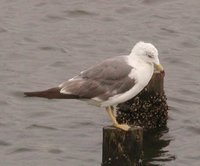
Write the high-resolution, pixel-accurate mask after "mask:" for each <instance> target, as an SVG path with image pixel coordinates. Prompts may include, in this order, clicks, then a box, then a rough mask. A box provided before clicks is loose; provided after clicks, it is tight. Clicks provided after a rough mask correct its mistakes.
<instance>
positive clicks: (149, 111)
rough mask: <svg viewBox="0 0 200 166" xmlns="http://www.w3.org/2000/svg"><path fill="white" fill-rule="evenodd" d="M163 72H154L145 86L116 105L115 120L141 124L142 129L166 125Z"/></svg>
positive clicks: (166, 113)
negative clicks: (131, 96)
mask: <svg viewBox="0 0 200 166" xmlns="http://www.w3.org/2000/svg"><path fill="white" fill-rule="evenodd" d="M163 82H164V73H154V75H153V77H152V79H151V81H150V82H149V84H148V85H147V87H146V88H145V89H144V90H143V91H141V92H140V93H139V94H138V95H137V96H135V97H134V98H132V99H131V100H129V101H127V102H125V103H122V104H119V105H118V107H117V121H118V122H119V123H127V124H129V125H134V126H141V127H143V128H144V130H148V129H156V128H162V127H166V124H167V119H168V112H167V110H168V105H167V102H166V101H167V98H166V96H165V92H164V88H163Z"/></svg>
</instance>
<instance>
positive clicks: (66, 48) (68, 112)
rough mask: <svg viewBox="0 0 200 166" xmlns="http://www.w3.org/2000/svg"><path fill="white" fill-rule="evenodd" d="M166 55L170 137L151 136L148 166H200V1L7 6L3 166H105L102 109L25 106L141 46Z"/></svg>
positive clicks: (1, 32) (1, 77)
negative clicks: (32, 94)
mask: <svg viewBox="0 0 200 166" xmlns="http://www.w3.org/2000/svg"><path fill="white" fill-rule="evenodd" d="M140 40H144V41H148V42H151V43H153V44H154V45H155V46H156V47H157V48H158V50H159V55H160V61H161V63H162V64H163V66H164V68H165V71H166V76H165V92H166V95H167V97H168V104H169V106H170V110H169V120H168V130H166V131H164V132H160V133H159V134H156V135H153V136H151V135H149V138H147V139H145V140H144V141H145V142H144V143H145V146H144V148H146V151H148V152H146V153H145V154H144V163H145V165H154V166H155V165H165V166H174V165H175V166H184V165H185V166H188V165H191V166H198V165H200V99H199V98H200V93H199V92H200V75H199V73H200V1H198V0H123V1H122V0H113V1H111V0H101V1H100V0H99V1H97V0H85V1H84V0H76V1H74V0H35V1H30V0H29V1H27V0H18V1H16V0H0V92H1V93H0V166H13V165H15V166H66V165H67V166H68V165H69V166H95V165H97V166H100V164H101V152H102V150H101V148H102V127H103V126H106V125H110V124H111V121H110V119H109V117H108V116H107V114H106V112H105V111H104V110H102V109H101V108H96V107H93V106H89V105H87V104H86V103H83V102H81V101H76V100H51V101H49V100H45V99H36V98H32V99H30V98H24V97H23V96H21V95H20V92H23V91H32V90H42V89H46V88H49V87H52V86H56V85H58V84H60V83H61V82H63V81H65V80H66V79H68V78H70V77H72V76H73V75H75V74H78V73H79V71H81V70H83V69H86V68H87V67H89V66H91V65H93V64H96V63H98V62H100V61H102V60H103V59H105V58H108V57H114V56H116V55H123V54H129V52H130V51H131V49H132V47H133V45H134V44H135V43H136V42H138V41H140Z"/></svg>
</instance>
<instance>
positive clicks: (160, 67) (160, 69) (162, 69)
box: [155, 64, 164, 71]
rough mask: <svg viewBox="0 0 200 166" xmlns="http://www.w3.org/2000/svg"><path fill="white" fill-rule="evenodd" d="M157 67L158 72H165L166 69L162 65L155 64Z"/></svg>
mask: <svg viewBox="0 0 200 166" xmlns="http://www.w3.org/2000/svg"><path fill="white" fill-rule="evenodd" d="M155 67H156V69H157V70H158V71H164V68H163V66H162V65H161V64H155Z"/></svg>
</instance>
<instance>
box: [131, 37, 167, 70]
mask: <svg viewBox="0 0 200 166" xmlns="http://www.w3.org/2000/svg"><path fill="white" fill-rule="evenodd" d="M131 55H134V56H137V57H139V58H140V59H142V60H143V61H145V62H147V63H151V64H154V65H155V67H156V68H157V69H158V70H159V71H163V67H162V65H161V64H160V61H159V58H158V50H157V49H156V47H155V46H154V45H153V44H151V43H145V42H142V41H140V42H138V43H136V45H135V46H134V47H133V49H132V51H131Z"/></svg>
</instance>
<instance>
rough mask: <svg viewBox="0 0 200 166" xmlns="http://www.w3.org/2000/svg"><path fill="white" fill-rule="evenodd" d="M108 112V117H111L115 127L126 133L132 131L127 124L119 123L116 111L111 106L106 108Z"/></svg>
mask: <svg viewBox="0 0 200 166" xmlns="http://www.w3.org/2000/svg"><path fill="white" fill-rule="evenodd" d="M106 111H107V112H108V115H109V116H110V118H111V120H112V122H113V124H114V126H115V127H117V128H120V129H122V130H125V131H128V130H129V129H130V126H128V125H127V124H119V123H118V122H117V120H116V117H115V115H114V110H113V108H112V107H111V106H109V107H106Z"/></svg>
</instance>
